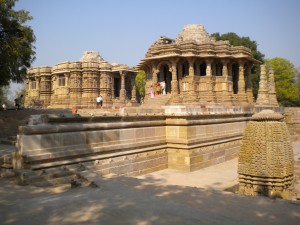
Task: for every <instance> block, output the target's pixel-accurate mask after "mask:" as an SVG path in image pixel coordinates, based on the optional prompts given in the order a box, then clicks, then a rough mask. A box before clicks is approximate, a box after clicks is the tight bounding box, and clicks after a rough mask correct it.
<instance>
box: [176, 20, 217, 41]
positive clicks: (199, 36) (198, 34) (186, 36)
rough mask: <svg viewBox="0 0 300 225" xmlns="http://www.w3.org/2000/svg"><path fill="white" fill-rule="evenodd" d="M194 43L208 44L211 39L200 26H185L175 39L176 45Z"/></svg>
mask: <svg viewBox="0 0 300 225" xmlns="http://www.w3.org/2000/svg"><path fill="white" fill-rule="evenodd" d="M188 41H194V42H196V43H199V44H203V43H210V42H212V38H211V37H210V36H209V34H208V33H207V32H206V30H205V29H204V26H203V25H200V24H189V25H186V26H185V27H184V28H183V30H182V31H181V32H180V33H179V35H178V37H177V38H176V43H178V44H180V43H182V42H188Z"/></svg>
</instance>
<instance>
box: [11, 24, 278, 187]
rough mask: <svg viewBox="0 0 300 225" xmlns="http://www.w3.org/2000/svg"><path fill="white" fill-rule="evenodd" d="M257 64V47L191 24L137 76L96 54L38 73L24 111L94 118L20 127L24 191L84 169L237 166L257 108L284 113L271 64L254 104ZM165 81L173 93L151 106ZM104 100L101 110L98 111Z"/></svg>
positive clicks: (16, 161)
mask: <svg viewBox="0 0 300 225" xmlns="http://www.w3.org/2000/svg"><path fill="white" fill-rule="evenodd" d="M259 63H260V62H258V61H257V60H255V59H254V58H253V56H252V54H251V51H250V49H248V48H246V47H242V46H231V45H230V44H229V42H228V41H216V40H214V39H212V38H211V37H210V36H209V35H208V33H207V32H206V31H205V29H204V27H203V26H202V25H187V26H186V27H184V29H183V30H182V31H181V32H180V33H179V35H178V37H177V38H176V39H171V38H167V37H164V36H162V37H160V38H159V39H158V40H157V41H155V42H154V43H153V44H152V45H151V46H150V48H149V50H148V51H147V53H146V55H145V58H144V59H142V60H141V61H140V63H139V64H138V65H137V66H136V67H134V68H129V67H128V66H126V65H123V64H109V63H108V62H106V61H105V60H104V59H103V58H102V57H101V56H100V55H99V54H98V53H96V52H85V53H84V55H83V57H82V58H81V60H80V61H78V62H63V63H58V64H56V65H55V66H53V67H35V68H32V69H30V70H29V72H28V77H27V86H26V100H25V104H27V105H30V104H32V103H34V102H40V103H41V105H43V107H45V108H46V107H48V108H71V107H73V106H77V107H78V108H81V110H84V109H86V110H94V111H93V113H90V114H89V113H87V114H84V113H83V112H84V111H82V113H79V115H78V114H75V115H71V114H70V115H39V116H35V117H32V118H31V120H30V123H29V124H28V125H27V126H21V127H19V135H18V137H17V144H16V147H17V148H16V151H15V152H14V153H13V155H12V167H13V168H14V170H16V171H19V172H18V174H19V177H20V180H21V181H22V182H23V183H26V182H33V181H35V182H40V183H41V182H43V181H47V182H50V183H51V182H52V183H53V182H54V183H55V182H56V181H57V179H54V178H55V177H56V178H57V177H67V178H70V179H72V178H73V177H74V175H76V174H77V173H78V171H94V172H96V173H98V174H100V175H102V176H121V175H126V176H136V175H141V174H146V173H150V172H153V171H158V170H162V169H166V168H172V169H176V170H179V171H186V172H190V171H195V170H198V169H201V168H204V167H207V166H210V165H214V164H217V163H221V162H224V161H226V160H230V159H232V158H235V157H237V155H238V152H239V149H240V145H241V140H242V137H243V132H244V128H245V126H246V124H247V123H248V121H249V120H250V119H251V116H252V115H253V113H254V111H255V108H257V107H258V108H262V107H273V108H275V109H274V110H277V111H278V108H279V107H278V103H277V101H276V92H275V86H274V79H273V78H272V75H273V73H272V71H271V73H270V76H268V77H267V76H266V70H265V67H264V66H263V65H262V66H261V71H262V73H263V79H262V80H261V82H262V84H261V87H260V89H259V92H258V95H259V98H258V102H256V103H255V102H254V101H253V96H252V86H251V67H252V66H253V65H254V64H259ZM139 69H142V70H144V71H145V72H146V75H147V77H146V90H147V94H146V96H145V103H144V104H139V103H138V100H139V98H140V96H139V95H138V94H137V91H136V84H135V76H136V74H137V71H138V70H139ZM161 81H165V83H166V95H158V96H155V98H150V97H149V88H150V87H151V85H155V84H156V83H157V82H161ZM274 93H275V95H274ZM98 95H102V96H103V98H104V103H103V108H102V109H93V108H95V106H96V96H98ZM274 97H275V99H274ZM88 108H92V109H88Z"/></svg>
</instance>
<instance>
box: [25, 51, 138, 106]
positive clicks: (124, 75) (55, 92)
mask: <svg viewBox="0 0 300 225" xmlns="http://www.w3.org/2000/svg"><path fill="white" fill-rule="evenodd" d="M134 80H135V72H134V71H133V70H132V69H130V68H128V66H126V65H124V64H112V65H110V64H109V63H107V62H106V61H105V60H104V59H103V58H102V57H101V56H100V55H99V53H97V52H85V53H84V55H83V57H82V58H81V59H80V61H79V62H62V63H58V64H56V65H55V66H53V67H35V68H31V69H30V70H29V71H28V77H27V81H26V97H25V105H30V104H33V103H34V102H38V101H39V102H41V104H42V106H43V107H51V108H71V107H73V106H78V107H85V108H88V107H94V106H95V105H96V100H95V99H96V97H97V96H99V95H102V97H103V100H104V102H103V103H104V107H108V108H110V107H121V106H125V105H126V104H135V103H136V102H137V101H136V88H135V82H134Z"/></svg>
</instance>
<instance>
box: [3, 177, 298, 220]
mask: <svg viewBox="0 0 300 225" xmlns="http://www.w3.org/2000/svg"><path fill="white" fill-rule="evenodd" d="M151 179H154V178H148V179H147V180H140V179H136V178H129V177H119V178H112V179H104V180H103V181H102V185H101V187H100V188H92V187H84V188H75V189H69V187H65V189H64V188H60V189H58V188H37V187H32V186H16V185H15V184H14V183H13V180H11V179H3V178H2V179H0V196H1V197H0V209H1V214H0V217H1V224H25V225H26V224H28V225H35V224H37V225H40V224H47V225H50V224H51V225H52V224H53V225H54V224H62V225H65V224H122V225H126V224H138V225H148V224H181V225H182V224H188V225H193V224H223V225H224V224H251V225H252V224H256V225H257V224H264V225H265V224H289V225H293V224H299V220H300V205H297V204H292V203H291V202H290V201H286V200H280V199H277V200H271V199H268V198H265V197H256V198H253V197H245V196H238V195H234V194H232V193H229V192H222V191H217V190H212V189H211V190H204V189H201V188H193V187H183V186H174V185H173V186H172V185H155V183H161V181H157V180H151Z"/></svg>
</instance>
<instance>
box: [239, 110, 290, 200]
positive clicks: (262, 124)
mask: <svg viewBox="0 0 300 225" xmlns="http://www.w3.org/2000/svg"><path fill="white" fill-rule="evenodd" d="M282 119H283V116H282V115H281V114H279V113H275V112H274V111H272V110H263V111H261V112H259V113H256V114H254V115H253V116H252V121H250V122H249V123H248V124H247V125H246V128H245V132H244V137H243V139H242V145H241V148H240V155H239V163H238V173H239V193H240V194H244V195H250V196H256V195H264V196H268V197H271V198H276V197H280V198H284V199H290V198H291V196H292V191H293V180H294V175H293V167H294V165H293V163H294V161H293V150H292V146H291V143H290V135H289V132H288V129H287V126H286V124H285V122H283V121H282Z"/></svg>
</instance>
